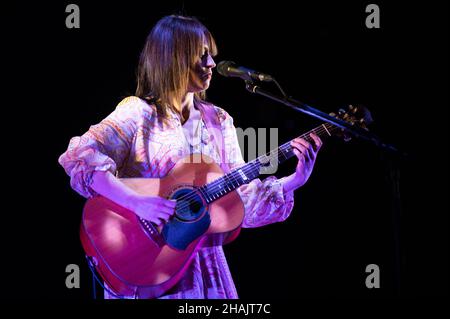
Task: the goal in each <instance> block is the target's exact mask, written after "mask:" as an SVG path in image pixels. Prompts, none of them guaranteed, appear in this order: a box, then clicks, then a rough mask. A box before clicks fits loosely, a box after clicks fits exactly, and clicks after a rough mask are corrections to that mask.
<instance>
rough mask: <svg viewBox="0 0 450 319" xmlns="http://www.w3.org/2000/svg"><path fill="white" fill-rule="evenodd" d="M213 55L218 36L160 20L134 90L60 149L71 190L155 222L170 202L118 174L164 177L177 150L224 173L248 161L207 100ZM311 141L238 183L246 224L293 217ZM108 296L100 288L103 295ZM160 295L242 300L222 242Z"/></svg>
mask: <svg viewBox="0 0 450 319" xmlns="http://www.w3.org/2000/svg"><path fill="white" fill-rule="evenodd" d="M216 54H217V47H216V43H215V40H214V38H213V37H212V35H211V33H210V32H209V31H208V30H207V29H206V27H205V26H204V25H203V24H202V23H200V22H199V21H198V20H197V19H196V18H193V17H186V16H179V15H171V16H166V17H163V18H162V19H161V20H159V21H158V22H157V23H156V25H155V26H154V27H153V29H152V30H151V31H150V33H149V35H148V37H147V40H146V43H145V46H144V48H143V50H142V52H141V55H140V60H139V66H138V72H137V88H136V94H135V96H130V97H127V98H125V99H123V100H122V101H121V102H120V103H119V104H118V105H117V107H116V108H115V110H114V111H112V113H111V114H110V115H109V116H107V117H106V118H105V119H104V120H102V121H101V122H100V123H98V124H96V125H93V126H91V127H90V129H89V130H88V131H87V132H85V133H84V134H83V135H81V136H76V137H73V138H72V139H71V140H70V143H69V146H68V149H67V151H66V152H65V153H63V154H62V155H61V156H60V158H59V163H60V164H61V165H62V166H63V168H64V169H65V171H66V173H67V174H68V175H69V176H70V185H71V187H72V188H73V189H74V190H75V191H77V192H78V193H79V194H80V195H82V196H84V197H86V198H91V197H94V196H97V195H102V196H103V197H106V198H108V199H110V200H111V201H113V202H115V203H117V204H118V205H120V206H122V207H124V208H127V209H129V210H130V211H132V212H134V213H135V214H136V215H137V216H139V217H141V218H142V219H145V220H147V221H150V222H152V223H154V224H155V225H158V226H160V225H164V224H165V223H167V221H169V220H170V219H171V217H172V216H173V214H174V210H175V206H176V202H175V201H174V200H168V199H165V198H162V197H158V196H143V195H140V194H139V193H137V192H135V191H134V190H132V189H131V188H129V187H128V186H126V185H125V184H124V183H122V182H121V180H120V179H119V178H129V177H152V178H163V177H164V176H166V175H167V174H169V172H170V171H171V169H172V168H173V167H174V165H175V164H176V162H177V159H178V158H180V156H183V155H186V154H191V153H202V154H205V155H207V156H209V157H210V158H212V159H214V161H215V162H216V163H220V165H221V167H222V168H223V169H224V170H230V169H231V170H232V169H234V168H237V167H239V166H242V165H243V164H245V163H244V160H243V157H242V155H241V150H240V148H239V144H238V140H237V136H236V130H235V127H234V126H233V118H232V117H231V116H230V115H229V114H228V113H227V112H226V111H225V110H223V109H222V108H220V107H217V106H215V105H213V104H211V103H210V102H207V101H206V97H205V93H206V90H207V89H208V87H209V85H210V82H211V78H212V74H213V73H212V71H213V69H214V68H215V66H216V64H215V61H214V59H213V57H214V56H215V55H216ZM207 123H218V125H219V126H220V127H219V129H220V130H221V135H222V138H223V144H222V145H224V146H225V148H224V151H223V149H222V148H221V146H220V141H218V140H217V139H213V138H211V136H212V135H211V131H210V128H209V127H208V125H207ZM311 138H312V140H313V141H314V143H308V142H307V141H306V140H305V139H300V138H298V139H295V140H293V141H292V142H291V145H292V147H293V149H294V153H295V154H296V156H297V158H298V164H297V166H296V170H295V172H293V173H292V174H291V175H289V176H287V177H284V178H281V179H276V178H275V177H268V178H266V179H264V180H260V179H255V180H253V181H251V182H250V183H248V184H245V185H243V186H241V187H239V188H238V189H237V192H238V194H239V195H240V197H241V199H242V201H243V204H244V207H245V216H244V219H243V223H242V227H247V228H251V227H260V226H264V225H267V224H270V223H275V222H281V221H284V220H285V219H286V218H287V217H288V216H289V214H290V213H291V211H292V208H293V205H294V196H293V191H294V190H296V189H298V188H299V187H301V186H302V185H304V184H305V183H306V181H307V180H308V178H309V176H310V174H311V172H312V170H313V167H314V163H315V159H316V156H317V153H318V151H319V149H320V147H321V145H322V142H321V140H320V139H319V137H318V136H317V135H314V134H311ZM130 262H132V261H130ZM255 267H256V265H255ZM106 287H107V286H106ZM113 295H114V294H113V293H111V291H109V289H106V290H105V298H115V297H114V296H113ZM126 297H127V298H132V297H133V296H126ZM159 298H162V299H178V298H183V299H195V298H199V299H209V298H212V299H223V298H227V299H228V298H230V299H236V298H238V294H237V292H236V288H235V285H234V283H233V280H232V276H231V274H230V271H229V268H228V265H227V262H226V259H225V256H224V252H223V249H222V246H221V245H212V246H205V247H203V248H201V249H200V250H199V251H198V252H197V253H196V255H195V256H194V258H193V259H192V261H191V263H190V264H189V266H188V268H187V270H186V271H185V273H184V274H183V276H182V277H181V279H180V280H179V281H178V282H177V283H176V284H175V285H174V286H173V287H172V288H170V289H169V290H168V291H166V292H165V293H164V294H162V295H161V296H159Z"/></svg>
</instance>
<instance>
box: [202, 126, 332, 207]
mask: <svg viewBox="0 0 450 319" xmlns="http://www.w3.org/2000/svg"><path fill="white" fill-rule="evenodd" d="M336 129H338V128H337V127H336V126H334V125H332V124H329V123H323V124H322V125H319V126H318V127H316V128H314V129H312V130H310V131H309V132H306V133H304V134H303V135H301V136H299V137H300V138H303V139H305V140H307V141H308V142H310V143H314V142H313V140H312V138H311V137H310V134H311V133H315V134H316V135H318V136H319V137H320V138H321V139H325V138H326V137H329V136H331V135H332V133H333V131H334V130H336ZM293 156H295V154H294V152H293V149H292V147H291V141H289V142H286V143H284V144H283V145H281V146H279V147H278V148H276V149H274V150H272V151H270V152H269V153H267V154H264V155H261V156H259V157H257V158H255V159H254V160H252V161H250V162H248V163H247V164H245V165H243V166H241V167H239V168H236V169H234V170H232V171H231V172H229V173H228V174H225V175H224V176H222V177H220V178H218V179H216V180H215V181H213V182H211V183H208V184H205V185H203V186H202V187H200V188H199V189H198V190H199V191H200V192H201V193H202V195H203V197H204V199H205V200H206V202H207V203H208V204H209V203H211V202H213V201H215V200H217V199H219V198H220V197H222V196H225V195H226V194H228V193H229V192H231V191H233V190H235V189H236V188H238V187H240V186H242V185H244V184H247V183H249V182H251V181H252V180H254V179H255V178H258V176H260V175H261V174H265V172H268V171H273V169H274V167H277V166H278V165H279V164H281V163H283V162H285V161H286V160H288V159H289V158H291V157H293ZM275 165H276V166H275Z"/></svg>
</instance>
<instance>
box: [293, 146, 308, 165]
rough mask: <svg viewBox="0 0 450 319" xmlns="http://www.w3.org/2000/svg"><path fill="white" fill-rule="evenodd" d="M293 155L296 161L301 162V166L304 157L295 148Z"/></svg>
mask: <svg viewBox="0 0 450 319" xmlns="http://www.w3.org/2000/svg"><path fill="white" fill-rule="evenodd" d="M293 152H294V154H295V155H296V156H297V158H298V161H299V162H302V164H304V163H305V156H304V155H303V154H302V153H301V152H300V151H299V150H298V149H296V148H294V149H293Z"/></svg>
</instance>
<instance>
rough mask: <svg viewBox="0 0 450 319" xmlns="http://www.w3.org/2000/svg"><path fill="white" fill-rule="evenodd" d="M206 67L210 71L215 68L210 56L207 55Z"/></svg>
mask: <svg viewBox="0 0 450 319" xmlns="http://www.w3.org/2000/svg"><path fill="white" fill-rule="evenodd" d="M206 67H207V68H208V69H212V68H215V67H216V63H215V62H214V59H213V57H212V56H211V55H209V54H208V57H207V59H206Z"/></svg>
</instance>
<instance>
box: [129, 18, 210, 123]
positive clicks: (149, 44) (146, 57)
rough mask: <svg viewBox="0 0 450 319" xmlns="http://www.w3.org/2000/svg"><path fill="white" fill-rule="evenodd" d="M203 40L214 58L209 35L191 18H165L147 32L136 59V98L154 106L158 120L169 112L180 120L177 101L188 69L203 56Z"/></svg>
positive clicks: (184, 87)
mask: <svg viewBox="0 0 450 319" xmlns="http://www.w3.org/2000/svg"><path fill="white" fill-rule="evenodd" d="M204 41H205V42H206V43H207V44H208V46H209V50H210V54H211V55H212V56H214V55H216V54H217V46H216V43H215V41H214V38H213V36H212V35H211V33H210V32H209V31H208V29H206V27H205V26H204V25H203V24H202V23H201V22H200V21H198V20H197V19H196V18H193V17H186V16H179V15H171V16H166V17H164V18H162V19H161V20H159V21H158V22H157V23H156V25H155V26H154V27H153V29H152V30H151V31H150V34H149V35H148V37H147V40H146V43H145V46H144V49H143V50H142V52H141V55H140V59H139V66H138V71H137V89H136V96H138V97H140V98H142V99H146V100H150V101H151V102H152V103H155V104H156V106H157V108H158V113H159V114H158V115H159V116H161V117H162V118H167V112H168V110H169V109H171V110H172V111H174V112H175V113H177V114H179V116H180V118H182V113H181V112H182V110H181V100H182V98H183V97H184V94H186V92H187V89H188V84H189V73H190V70H191V69H192V68H193V67H194V65H195V63H196V61H197V59H198V58H199V57H201V56H202V55H203V44H204ZM195 98H197V99H202V100H204V99H205V92H204V91H203V92H199V93H195Z"/></svg>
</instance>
